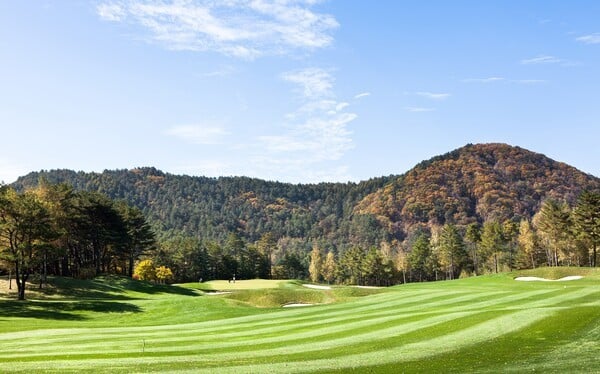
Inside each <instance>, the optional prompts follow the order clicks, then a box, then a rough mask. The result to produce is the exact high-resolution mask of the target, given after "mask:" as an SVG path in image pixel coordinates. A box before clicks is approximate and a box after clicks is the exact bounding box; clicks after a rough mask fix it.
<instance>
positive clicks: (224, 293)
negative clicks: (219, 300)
mask: <svg viewBox="0 0 600 374" xmlns="http://www.w3.org/2000/svg"><path fill="white" fill-rule="evenodd" d="M230 293H231V291H216V292H210V291H205V292H204V294H205V295H206V296H215V295H227V294H230Z"/></svg>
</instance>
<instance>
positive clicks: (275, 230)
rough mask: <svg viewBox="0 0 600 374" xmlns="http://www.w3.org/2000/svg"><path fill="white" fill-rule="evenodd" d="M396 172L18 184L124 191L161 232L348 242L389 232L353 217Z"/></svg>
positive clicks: (39, 176) (79, 176)
mask: <svg viewBox="0 0 600 374" xmlns="http://www.w3.org/2000/svg"><path fill="white" fill-rule="evenodd" d="M392 179H393V178H392V177H381V178H374V179H371V180H369V181H366V182H361V183H322V184H306V185H294V184H286V183H279V182H268V181H263V180H260V179H252V178H247V177H222V178H206V177H190V176H180V175H172V174H168V173H163V172H162V171H159V170H156V169H155V168H138V169H133V170H112V171H108V170H107V171H104V172H103V173H83V172H74V171H71V170H52V171H42V172H34V173H30V174H28V175H27V176H25V177H22V178H20V179H19V180H18V181H17V182H16V183H15V184H14V186H15V187H16V188H17V189H19V190H22V189H27V188H30V187H34V186H36V185H37V184H38V183H39V181H40V180H46V181H48V182H49V183H51V184H56V183H66V184H69V185H71V186H73V187H74V188H75V189H76V190H86V191H97V192H101V193H104V194H106V195H107V196H109V197H110V198H112V199H124V200H126V201H127V202H129V203H130V204H132V205H134V206H137V207H138V208H140V209H141V210H142V211H143V212H144V213H145V214H146V215H147V217H148V219H149V221H150V222H151V224H152V225H153V227H154V229H155V231H156V232H157V234H158V236H159V238H161V239H163V240H165V239H170V238H173V237H177V236H179V235H180V234H185V235H191V236H195V237H198V238H200V239H202V240H216V241H223V240H225V239H226V238H227V236H228V235H229V234H230V233H232V232H233V233H237V234H239V235H240V236H241V237H242V238H243V239H245V240H247V241H249V242H254V241H256V240H258V239H259V238H260V237H261V236H262V235H263V234H264V233H272V234H273V235H274V236H275V237H276V238H278V239H288V241H291V242H294V243H299V244H298V245H301V246H302V247H306V248H309V249H310V243H311V242H313V241H323V242H324V243H328V245H333V246H340V247H341V248H344V247H347V246H349V245H351V244H354V243H355V242H356V241H359V242H364V244H367V243H368V244H375V243H378V242H379V241H380V240H382V239H384V238H385V234H384V233H379V232H377V230H376V226H377V222H375V221H374V220H370V219H369V218H367V217H354V216H353V211H354V208H355V207H356V205H357V204H358V203H359V202H360V201H361V200H362V199H363V198H364V197H365V196H367V195H368V194H369V193H373V192H375V191H377V190H378V189H380V188H381V187H383V186H384V185H385V184H386V183H388V182H389V181H390V180H392ZM373 225H374V226H373ZM357 235H358V236H357Z"/></svg>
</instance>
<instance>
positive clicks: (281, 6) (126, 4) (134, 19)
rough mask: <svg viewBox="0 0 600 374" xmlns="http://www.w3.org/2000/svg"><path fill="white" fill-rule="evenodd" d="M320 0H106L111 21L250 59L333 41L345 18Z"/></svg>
mask: <svg viewBox="0 0 600 374" xmlns="http://www.w3.org/2000/svg"><path fill="white" fill-rule="evenodd" d="M318 2H319V1H318V0H283V1H282V0H254V1H247V0H223V1H213V0H195V1H194V0H180V1H172V2H166V1H159V0H154V1H144V0H115V1H105V2H102V3H100V4H99V5H98V6H97V8H96V11H97V14H98V15H99V16H100V17H101V18H102V19H104V20H106V21H111V22H127V23H131V24H135V25H139V26H142V27H143V28H144V29H146V30H147V31H149V33H150V36H149V40H150V41H153V42H156V43H159V44H162V45H164V46H165V47H166V48H168V49H172V50H191V51H202V52H208V51H210V52H218V53H222V54H225V55H229V56H235V57H239V58H244V59H254V58H257V57H259V56H263V55H279V54H289V53H293V52H295V51H306V50H314V49H318V48H323V47H327V46H329V45H330V44H331V43H332V42H333V37H332V36H331V33H332V32H333V30H335V29H336V28H337V27H338V26H339V24H338V22H337V21H336V19H335V18H334V17H333V16H331V15H329V14H323V13H318V12H316V11H313V10H312V8H313V6H314V5H315V4H317V3H318Z"/></svg>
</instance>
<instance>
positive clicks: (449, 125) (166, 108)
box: [0, 0, 600, 183]
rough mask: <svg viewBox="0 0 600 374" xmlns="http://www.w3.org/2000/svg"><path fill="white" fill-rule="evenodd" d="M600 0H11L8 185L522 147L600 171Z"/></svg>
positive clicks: (3, 162) (2, 169) (412, 160)
mask: <svg viewBox="0 0 600 374" xmlns="http://www.w3.org/2000/svg"><path fill="white" fill-rule="evenodd" d="M599 19H600V1H592V0H590V1H578V0H571V1H553V0H544V1H542V0H539V1H533V0H520V1H517V0H514V1H506V0H503V1H494V0H490V1H471V0H469V1H466V0H464V1H461V0H453V1H447V0H438V1H433V0H405V1H395V0H389V1H385V0H380V1H368V0H323V1H320V0H221V1H215V0H162V1H158V0H157V1H152V0H90V1H80V0H71V1H64V0H56V1H53V0H37V1H0V139H1V143H0V181H4V182H6V183H10V182H13V181H14V180H16V179H17V177H19V176H21V175H25V174H27V173H29V172H31V171H39V170H51V169H73V170H77V171H79V170H82V171H86V172H91V171H95V172H101V171H103V170H105V169H131V168H135V167H144V166H152V167H156V168H158V169H160V170H163V171H165V172H168V173H172V174H187V175H196V176H200V175H202V176H210V177H218V176H242V175H243V176H249V177H257V178H261V179H266V180H277V181H282V182H290V183H316V182H346V181H361V180H366V179H369V178H373V177H379V176H384V175H392V174H402V173H404V172H406V171H408V170H409V169H410V168H412V167H413V166H414V165H415V164H417V163H418V162H420V161H422V160H426V159H429V158H431V157H433V156H436V155H439V154H443V153H446V152H449V151H451V150H453V149H456V148H459V147H461V146H464V145H466V144H468V143H489V142H500V143H508V144H511V145H515V146H520V147H522V148H526V149H529V150H531V151H535V152H538V153H543V154H545V155H547V156H548V157H551V158H552V159H554V160H557V161H562V162H565V163H568V164H570V165H573V166H575V167H577V168H578V169H580V170H582V171H584V172H586V173H590V174H593V175H595V176H600V162H599V161H600V146H598V142H599V140H600V95H599V90H600V22H598V20H599Z"/></svg>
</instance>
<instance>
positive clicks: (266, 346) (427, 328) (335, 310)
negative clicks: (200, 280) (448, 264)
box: [0, 270, 600, 373]
mask: <svg viewBox="0 0 600 374" xmlns="http://www.w3.org/2000/svg"><path fill="white" fill-rule="evenodd" d="M540 271H541V270H540ZM543 271H547V270H543ZM584 271H586V270H584ZM515 274H516V273H510V274H498V275H493V276H481V277H474V278H468V279H461V280H455V281H449V282H437V283H421V284H409V285H401V286H396V287H391V288H389V289H385V290H372V289H357V288H353V287H334V288H332V289H331V290H312V289H307V288H303V287H302V286H301V285H300V284H297V283H285V282H284V283H283V284H280V285H278V286H277V287H272V288H262V289H246V290H236V291H235V292H233V293H231V294H229V295H223V296H205V295H203V294H202V293H201V292H197V291H195V290H193V289H191V288H194V287H196V286H191V285H190V286H189V287H188V286H187V285H186V287H177V288H175V289H176V290H177V291H176V292H168V291H169V287H173V286H165V287H157V288H155V289H154V288H153V286H152V285H148V287H150V288H152V289H151V290H149V289H147V288H145V287H147V286H146V285H143V286H139V287H141V288H139V287H138V285H136V284H128V283H127V282H126V281H123V282H124V283H122V284H121V285H115V282H114V280H108V279H104V280H102V279H101V280H98V281H97V282H99V283H97V284H96V287H97V288H96V289H95V290H94V292H105V294H107V295H108V294H114V295H118V296H119V297H120V298H118V299H110V298H100V299H94V298H91V297H90V298H87V299H85V298H84V299H79V298H78V297H76V296H72V295H69V292H67V291H64V293H63V294H64V295H65V296H64V297H63V298H62V299H59V300H51V299H45V300H35V301H33V300H29V301H26V302H24V303H16V302H14V301H12V300H2V299H0V311H2V313H0V362H2V371H3V372H46V371H48V372H61V373H63V372H81V371H82V370H84V369H85V370H86V372H87V371H91V372H111V373H114V372H117V373H118V372H123V373H129V372H149V371H153V372H174V371H183V372H194V373H196V372H200V373H202V372H206V373H214V372H219V373H246V372H285V373H290V372H338V371H339V372H352V371H355V372H390V373H395V372H399V371H403V372H481V373H496V372H500V371H502V372H505V371H506V372H533V371H536V372H550V373H551V372H556V373H562V372H569V373H577V372H581V373H589V372H600V361H598V356H597V355H598V353H597V352H598V351H599V350H600V328H599V326H600V287H599V286H600V280H599V279H598V278H597V277H596V275H597V271H596V270H589V273H588V276H585V275H584V276H585V278H583V279H581V280H577V281H573V282H564V283H563V282H515V281H514V279H513V278H514V276H515ZM527 275H528V276H549V275H548V274H542V273H535V274H527ZM561 275H562V274H556V276H561ZM566 275H582V274H581V273H580V274H575V273H572V272H570V273H569V274H566ZM117 283H118V282H117ZM100 286H102V287H106V289H102V287H100ZM111 287H115V288H111ZM181 290H183V291H181ZM234 295H237V296H234ZM292 296H293V297H294V298H296V299H295V300H294V301H303V300H304V299H302V300H300V299H298V298H299V297H306V299H305V300H306V301H307V302H308V301H315V300H319V298H328V297H332V298H335V299H336V300H337V301H338V302H336V303H332V304H327V305H315V306H312V307H310V308H285V309H282V308H279V307H277V308H256V307H253V306H249V305H248V303H250V304H252V303H254V304H264V305H266V306H270V305H279V303H282V302H284V301H287V300H288V299H289V298H292ZM356 296H362V297H356ZM261 297H264V298H265V299H264V300H265V301H261V302H258V303H257V302H255V301H252V302H250V300H256V299H259V298H261ZM340 300H344V302H339V301H340ZM82 301H83V304H84V306H83V307H80V306H79V304H80V303H82ZM11 303H13V304H14V305H12V306H11ZM46 303H48V304H52V303H64V304H65V305H70V307H71V309H66V310H60V309H58V308H54V309H52V308H49V307H48V306H47V305H45V304H46ZM86 303H87V304H88V305H87V306H85V304H86ZM101 305H104V306H107V307H109V309H110V311H109V312H106V311H100V310H99V309H101V308H100V306H101ZM7 306H8V309H7ZM23 308H25V309H29V312H27V313H24V312H23ZM119 308H122V310H119ZM6 310H11V312H10V313H8V314H7V313H5V311H6ZM53 313H64V314H68V316H69V318H64V317H65V315H56V314H53Z"/></svg>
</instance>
